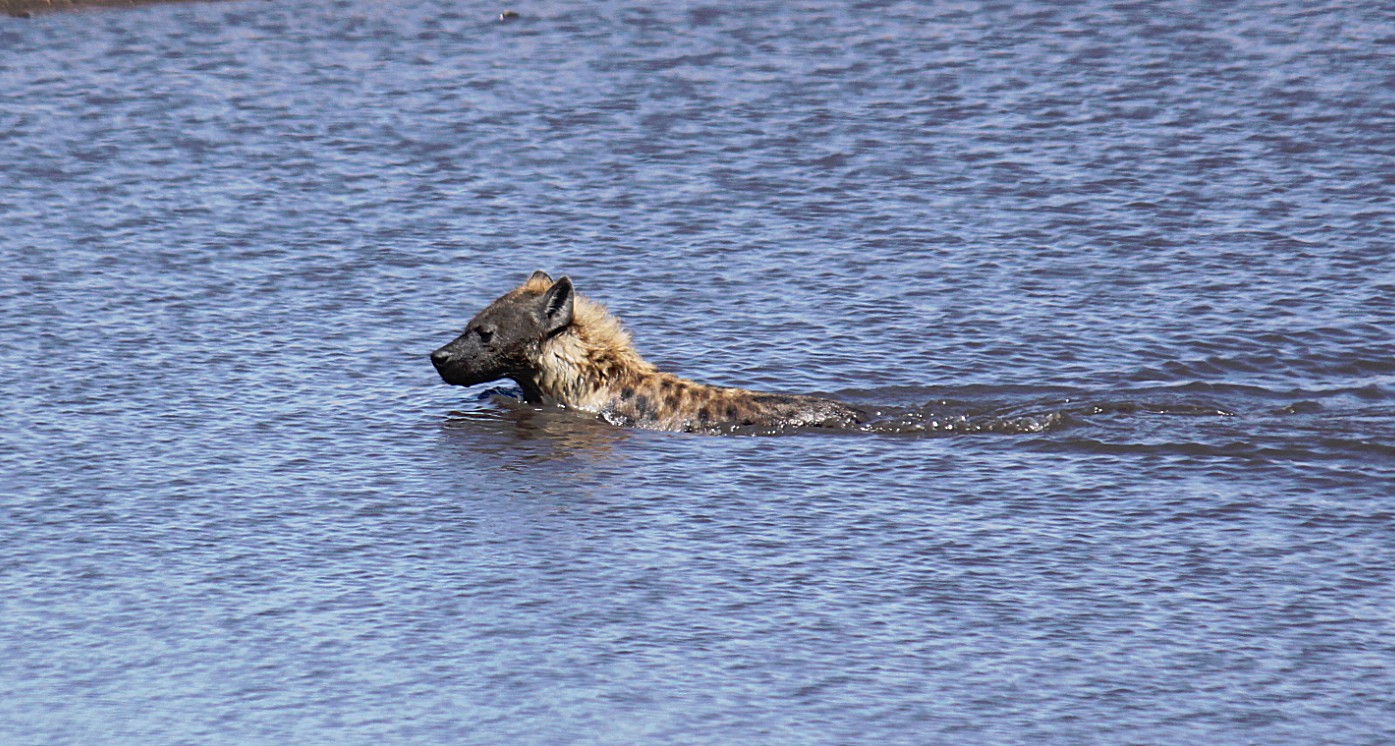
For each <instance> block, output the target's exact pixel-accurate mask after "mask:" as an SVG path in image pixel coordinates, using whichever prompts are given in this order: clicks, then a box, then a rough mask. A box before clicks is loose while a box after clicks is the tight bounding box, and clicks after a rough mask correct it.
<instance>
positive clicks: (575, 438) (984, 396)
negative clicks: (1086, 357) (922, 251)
mask: <svg viewBox="0 0 1395 746" xmlns="http://www.w3.org/2000/svg"><path fill="white" fill-rule="evenodd" d="M888 393H890V394H891V395H890V396H888V395H887V394H888ZM934 393H943V391H942V390H937V391H935V392H932V391H930V390H921V391H908V390H906V389H899V390H896V391H895V392H880V391H856V392H844V393H843V396H842V397H841V398H843V399H845V400H847V401H848V402H849V403H851V404H853V405H854V406H856V407H858V408H859V409H861V410H862V411H863V412H864V413H865V415H866V417H865V419H864V420H863V422H861V423H860V424H858V425H856V426H853V427H847V428H827V427H798V428H769V427H754V426H742V425H735V426H726V427H723V428H721V429H719V430H714V431H712V432H711V433H708V434H721V435H747V436H756V435H795V434H825V435H829V434H844V435H854V434H876V435H891V436H911V437H947V436H958V435H974V434H1007V435H1013V434H1017V435H1031V434H1043V433H1052V432H1057V431H1061V430H1065V429H1068V428H1071V427H1075V426H1080V425H1086V424H1093V423H1097V422H1098V421H1099V420H1101V419H1119V418H1129V417H1135V416H1158V415H1165V416H1174V417H1203V418H1223V417H1234V416H1235V414H1236V413H1235V412H1233V411H1231V410H1230V409H1228V408H1225V407H1222V406H1219V405H1216V404H1214V403H1211V402H1202V401H1187V400H1175V401H1164V400H1161V399H1157V400H1149V399H1135V398H1128V397H1125V396H1113V397H1110V396H1101V397H1090V396H1072V397H1064V398H1063V397H1061V396H1059V395H1053V396H1050V397H1042V396H1041V395H1040V392H1038V394H1037V395H1036V396H1026V397H1024V396H1023V395H1022V393H1021V392H1015V391H1007V390H1005V391H999V392H995V391H991V390H990V391H979V390H975V391H973V392H956V393H959V394H960V395H959V396H954V397H940V398H934V399H932V400H930V401H928V402H927V403H925V404H920V405H890V406H887V405H877V404H872V403H871V402H875V401H877V400H878V399H881V400H886V399H890V398H898V399H905V398H907V396H908V394H909V395H911V396H913V397H914V396H916V395H919V396H918V397H917V398H922V399H923V398H925V396H927V395H933V394H934ZM964 393H969V394H970V395H968V396H964V395H963V394H964ZM995 393H996V394H997V396H995V395H994V394H995ZM1014 399H1015V401H1014ZM472 403H473V404H474V405H475V406H473V407H472V408H470V409H468V410H462V411H453V412H451V413H450V414H449V416H448V419H447V420H446V421H445V423H444V425H443V426H444V427H445V428H446V429H447V430H450V431H468V432H471V433H472V434H474V435H475V436H476V437H482V438H483V440H482V441H480V443H482V444H483V447H484V448H486V449H488V448H489V444H490V443H495V444H496V445H497V448H498V449H499V450H500V452H503V451H505V450H507V451H508V452H509V453H510V454H511V456H513V457H514V458H517V457H518V449H519V448H520V447H522V448H524V449H525V450H529V454H530V455H528V457H527V458H528V459H530V460H534V461H540V460H552V459H558V458H567V457H570V456H573V455H578V454H580V453H590V454H593V455H594V454H598V453H605V452H608V451H610V450H611V449H613V447H614V446H615V445H616V444H618V443H620V442H622V441H624V440H625V439H627V438H629V437H632V436H633V435H634V434H636V433H637V432H641V431H635V430H632V429H629V428H623V427H617V426H614V425H611V424H608V423H606V422H604V421H602V420H600V419H598V418H594V417H591V416H590V415H585V414H581V413H576V412H568V411H565V410H561V409H556V408H545V407H535V406H531V405H529V404H526V403H524V402H523V401H522V400H521V396H520V394H519V392H518V391H517V390H515V389H511V388H508V387H496V388H490V389H487V390H484V391H482V392H480V393H478V394H476V395H475V396H474V397H473V399H472ZM480 443H477V444H475V447H476V448H479V447H480Z"/></svg>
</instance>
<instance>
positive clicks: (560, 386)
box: [514, 273, 669, 412]
mask: <svg viewBox="0 0 1395 746" xmlns="http://www.w3.org/2000/svg"><path fill="white" fill-rule="evenodd" d="M554 285H555V283H553V282H552V280H551V278H549V277H548V276H547V275H545V274H542V273H534V274H533V276H532V277H531V278H529V280H528V282H526V283H524V285H523V286H522V287H521V288H520V290H521V291H523V292H524V293H526V294H533V293H536V294H539V295H541V294H543V293H545V292H546V291H547V290H549V289H550V288H551V287H553V286H554ZM571 304H572V308H571V323H569V324H567V325H566V326H565V327H564V328H562V329H561V330H559V331H558V332H557V333H555V334H553V335H552V336H550V337H548V338H547V339H545V340H544V341H543V342H542V345H541V347H540V349H539V353H538V358H537V363H536V365H535V366H534V367H533V369H532V370H529V371H525V372H524V373H523V374H522V375H518V376H516V377H515V378H514V381H515V382H517V383H518V385H519V387H521V388H522V389H523V394H524V397H525V398H526V399H527V400H528V401H529V402H531V403H534V404H539V403H544V402H547V403H556V404H561V405H562V406H565V407H571V408H574V409H582V410H585V411H588V412H600V410H601V409H602V408H603V407H604V405H605V404H607V403H608V402H609V401H610V400H612V399H614V398H617V397H618V396H619V395H620V394H622V393H624V390H625V388H626V387H631V388H633V387H635V386H637V385H638V384H640V382H642V381H644V380H645V379H647V378H650V377H653V376H666V375H669V374H664V373H661V372H660V371H659V369H658V368H656V367H654V365H653V364H652V363H650V362H649V361H648V360H645V359H644V358H643V357H641V356H640V354H639V352H638V351H636V350H635V347H634V343H633V342H632V341H631V340H630V333H629V332H628V331H626V330H625V327H624V326H623V325H621V323H620V319H617V318H616V317H614V316H612V315H611V314H610V313H609V312H608V311H606V309H605V306H603V305H601V304H600V303H597V302H595V301H593V300H591V299H590V298H587V297H586V296H584V295H581V294H580V293H576V292H573V293H572V298H571Z"/></svg>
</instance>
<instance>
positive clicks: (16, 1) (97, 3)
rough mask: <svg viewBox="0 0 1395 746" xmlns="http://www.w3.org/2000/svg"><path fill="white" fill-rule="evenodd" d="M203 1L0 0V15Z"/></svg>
mask: <svg viewBox="0 0 1395 746" xmlns="http://www.w3.org/2000/svg"><path fill="white" fill-rule="evenodd" d="M205 1H209V0H0V13H2V14H4V15H7V16H12V17H14V18H28V17H30V16H33V15H35V14H38V13H61V12H64V11H72V10H86V9H88V8H135V7H139V6H142V5H155V4H158V3H178V2H205ZM212 1H215V2H216V1H217V0H212Z"/></svg>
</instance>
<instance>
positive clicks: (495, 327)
mask: <svg viewBox="0 0 1395 746" xmlns="http://www.w3.org/2000/svg"><path fill="white" fill-rule="evenodd" d="M431 362H432V363H433V364H434V365H435V366H436V370H437V371H438V372H439V373H440V374H441V378H442V379H444V380H445V381H446V382H447V383H451V384H456V385H460V386H470V385H474V384H477V383H485V382H488V381H494V380H498V379H501V378H508V379H511V380H513V381H514V382H516V383H517V384H518V385H519V387H520V388H522V389H523V395H524V398H525V399H527V400H528V401H529V402H530V403H534V404H556V405H561V406H564V407H567V408H569V409H577V410H580V411H583V412H589V413H591V414H595V415H596V416H598V417H600V418H601V419H604V420H606V421H607V422H611V423H614V424H617V425H634V426H638V427H645V428H650V429H654V430H675V431H685V432H721V431H724V430H730V429H732V428H736V427H741V426H754V427H759V428H770V429H782V428H789V427H849V426H852V425H856V424H857V423H858V422H859V421H860V420H861V415H860V413H859V412H858V411H857V410H856V409H854V408H853V407H851V406H849V405H847V404H844V403H842V402H839V401H834V400H832V399H823V398H819V397H815V396H803V395H791V394H767V393H761V392H757V391H748V390H746V389H739V388H730V387H724V386H709V385H706V384H702V383H697V382H695V381H690V380H687V379H685V378H681V377H679V376H676V375H673V374H672V373H665V372H663V371H661V370H659V369H658V368H656V367H654V365H653V364H651V363H649V362H648V361H647V360H645V359H644V358H642V357H640V355H639V353H638V352H636V351H635V349H634V346H633V345H632V344H631V342H630V335H629V333H628V332H626V331H625V330H624V328H623V327H622V326H621V325H620V322H619V320H618V319H616V318H615V317H614V316H611V315H610V314H609V313H607V312H606V310H605V308H603V307H602V306H601V305H600V304H597V303H595V302H593V301H591V300H589V299H587V298H585V297H583V296H581V295H579V294H578V293H576V292H575V290H574V289H573V287H572V282H571V280H570V279H569V278H566V277H563V278H561V279H560V280H557V281H555V282H554V281H553V280H552V278H551V277H549V276H548V275H547V274H546V273H544V272H534V273H533V275H532V276H531V277H529V278H528V280H527V282H525V283H523V285H521V286H519V287H517V288H515V289H513V290H511V291H509V292H508V293H506V294H504V296H503V297H501V298H499V299H498V300H496V301H494V302H493V303H491V304H490V305H489V307H488V308H486V309H484V310H483V311H481V312H480V313H479V314H478V315H477V316H475V318H473V319H471V320H470V323H469V324H468V325H467V326H466V327H465V331H464V333H462V334H461V335H460V336H459V337H457V338H456V339H455V340H454V341H452V342H451V343H450V344H447V345H445V346H444V347H441V348H440V349H438V350H436V351H435V352H433V353H431Z"/></svg>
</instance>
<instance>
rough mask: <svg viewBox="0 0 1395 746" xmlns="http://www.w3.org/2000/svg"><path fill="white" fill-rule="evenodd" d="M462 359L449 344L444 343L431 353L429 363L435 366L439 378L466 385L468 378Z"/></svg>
mask: <svg viewBox="0 0 1395 746" xmlns="http://www.w3.org/2000/svg"><path fill="white" fill-rule="evenodd" d="M462 362H463V361H462V360H461V359H460V357H459V356H458V355H457V354H456V352H455V351H454V350H452V349H451V348H450V345H446V346H445V347H442V348H440V349H438V350H436V351H435V352H433V353H431V364H432V365H434V366H436V372H437V373H440V374H441V380H443V381H445V382H446V383H451V384H455V385H456V386H468V385H470V384H469V383H467V380H468V379H469V378H470V376H469V374H468V372H467V371H466V370H464V369H465V368H466V367H467V366H465V365H463V364H462Z"/></svg>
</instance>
